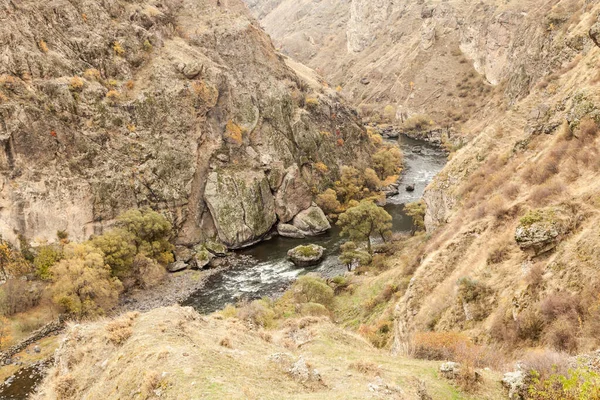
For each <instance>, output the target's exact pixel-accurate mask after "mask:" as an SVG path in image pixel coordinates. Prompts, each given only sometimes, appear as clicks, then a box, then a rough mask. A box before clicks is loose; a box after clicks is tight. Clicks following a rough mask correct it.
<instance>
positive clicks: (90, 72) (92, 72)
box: [83, 68, 102, 81]
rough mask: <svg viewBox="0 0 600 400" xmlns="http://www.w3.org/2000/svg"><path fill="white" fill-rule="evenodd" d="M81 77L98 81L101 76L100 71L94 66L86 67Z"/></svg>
mask: <svg viewBox="0 0 600 400" xmlns="http://www.w3.org/2000/svg"><path fill="white" fill-rule="evenodd" d="M83 77H84V78H85V79H87V80H88V81H92V80H95V81H99V80H100V79H101V78H102V77H101V76H100V71H98V70H97V69H95V68H90V69H86V70H85V72H84V73H83Z"/></svg>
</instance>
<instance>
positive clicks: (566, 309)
mask: <svg viewBox="0 0 600 400" xmlns="http://www.w3.org/2000/svg"><path fill="white" fill-rule="evenodd" d="M540 311H541V313H542V315H543V316H544V319H545V321H546V322H552V321H554V320H556V319H558V318H559V317H562V316H566V317H569V318H570V319H571V320H573V321H574V322H576V321H577V320H578V319H579V318H580V316H581V315H583V310H582V309H581V301H580V299H579V297H578V296H574V295H572V294H569V293H563V292H559V293H554V294H552V295H550V296H548V297H546V298H545V299H544V300H543V301H542V303H541V304H540Z"/></svg>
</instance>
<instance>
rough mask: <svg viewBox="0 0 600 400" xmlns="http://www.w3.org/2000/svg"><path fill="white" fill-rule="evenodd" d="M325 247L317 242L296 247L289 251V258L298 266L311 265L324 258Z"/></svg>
mask: <svg viewBox="0 0 600 400" xmlns="http://www.w3.org/2000/svg"><path fill="white" fill-rule="evenodd" d="M324 252H325V248H324V247H321V246H318V245H316V244H309V245H306V246H298V247H294V248H293V249H291V250H290V251H288V258H289V259H290V260H291V261H292V262H293V263H294V265H296V266H297V267H310V266H311V265H316V264H318V263H319V262H320V261H321V259H322V258H323V254H324Z"/></svg>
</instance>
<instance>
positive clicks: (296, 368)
mask: <svg viewBox="0 0 600 400" xmlns="http://www.w3.org/2000/svg"><path fill="white" fill-rule="evenodd" d="M288 373H289V374H290V375H291V376H292V378H294V379H295V380H297V381H299V382H301V383H310V382H321V381H322V378H321V374H319V371H317V370H316V369H312V368H310V367H309V366H308V364H307V363H306V360H305V359H304V357H302V356H300V358H298V361H296V362H295V363H294V364H292V367H291V368H290V369H289V371H288Z"/></svg>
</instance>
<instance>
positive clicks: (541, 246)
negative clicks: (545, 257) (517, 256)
mask: <svg viewBox="0 0 600 400" xmlns="http://www.w3.org/2000/svg"><path fill="white" fill-rule="evenodd" d="M571 228H572V217H571V216H570V215H568V214H567V213H565V212H564V211H563V210H561V209H559V208H555V207H552V208H547V209H542V210H534V211H530V212H529V213H528V214H527V215H525V216H524V217H523V218H521V223H520V224H519V226H517V229H516V230H515V240H516V242H517V244H518V245H519V247H520V248H521V250H524V251H529V252H532V253H533V254H534V255H536V256H537V255H540V254H542V253H545V252H548V251H550V250H552V249H554V248H555V247H556V246H557V245H558V243H559V242H560V240H561V238H562V237H563V235H565V234H567V233H568V232H569V231H570V230H571Z"/></svg>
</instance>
